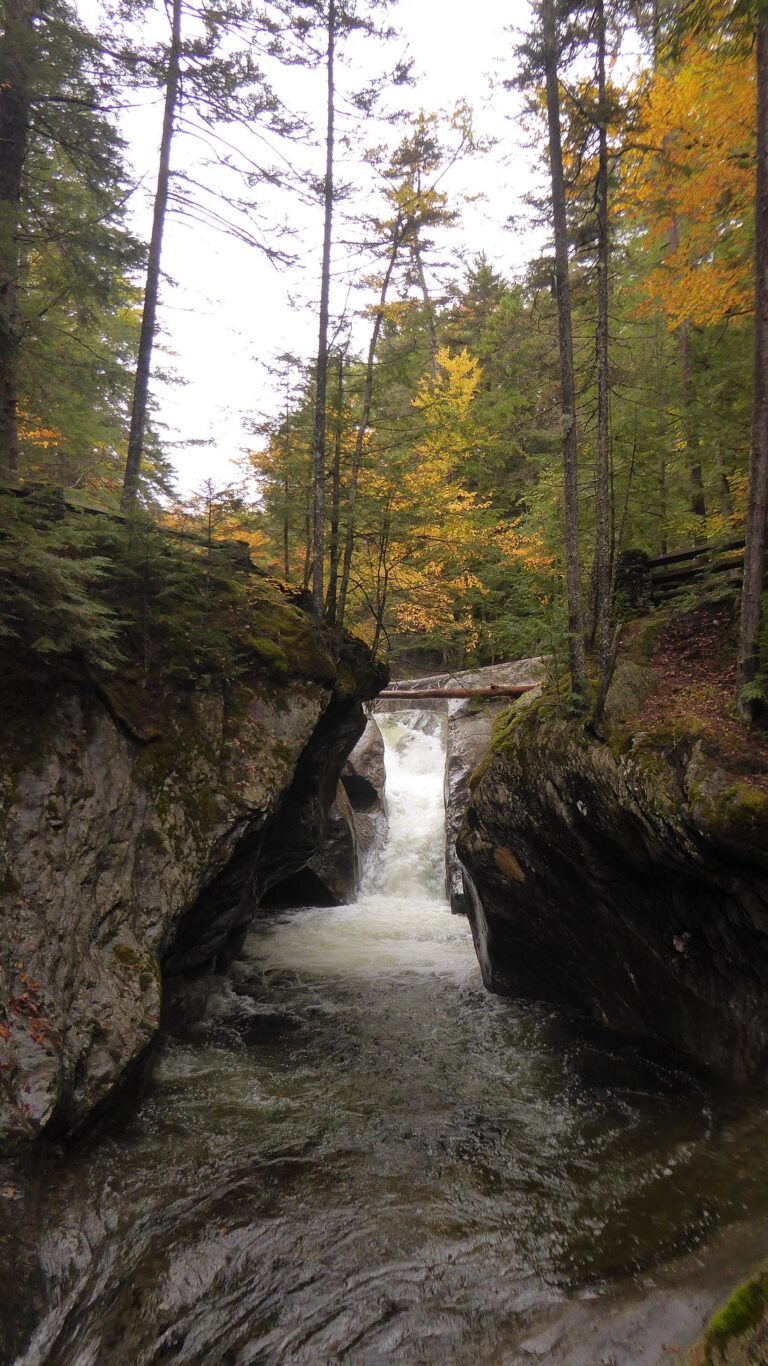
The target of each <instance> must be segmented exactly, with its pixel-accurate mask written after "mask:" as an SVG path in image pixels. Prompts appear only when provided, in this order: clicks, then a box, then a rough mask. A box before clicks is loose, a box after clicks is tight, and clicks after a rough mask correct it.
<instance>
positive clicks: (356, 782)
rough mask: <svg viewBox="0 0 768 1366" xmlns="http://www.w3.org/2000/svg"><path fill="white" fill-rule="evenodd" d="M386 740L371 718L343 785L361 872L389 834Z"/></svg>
mask: <svg viewBox="0 0 768 1366" xmlns="http://www.w3.org/2000/svg"><path fill="white" fill-rule="evenodd" d="M386 781H387V778H386V768H385V763H384V740H383V738H382V734H381V731H380V730H379V727H378V726H377V724H376V722H375V721H374V719H373V717H372V716H369V718H368V721H367V723H366V727H365V730H364V731H363V733H362V735H361V736H360V739H359V740H358V742H357V744H356V745H355V748H354V749H353V750H352V753H351V754H350V756H349V758H348V759H347V761H346V763H345V765H344V767H343V769H342V772H341V784H342V787H343V788H344V791H345V792H346V795H347V797H348V799H349V804H350V806H351V808H352V812H353V819H354V828H355V833H356V839H357V847H358V857H359V861H360V873H361V875H362V872H363V870H364V868H365V865H366V864H367V862H368V860H369V859H370V857H371V855H372V854H374V853H375V852H376V850H377V849H380V848H381V847H382V845H383V844H384V841H385V839H386V835H387V828H388V820H387V799H386V794H385V789H386Z"/></svg>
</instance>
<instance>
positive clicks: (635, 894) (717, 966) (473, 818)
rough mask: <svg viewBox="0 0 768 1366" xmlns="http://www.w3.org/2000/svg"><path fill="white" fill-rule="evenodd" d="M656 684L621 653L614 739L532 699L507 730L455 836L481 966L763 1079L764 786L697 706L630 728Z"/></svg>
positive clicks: (767, 826) (707, 1062) (767, 989)
mask: <svg viewBox="0 0 768 1366" xmlns="http://www.w3.org/2000/svg"><path fill="white" fill-rule="evenodd" d="M654 686H655V684H654V682H653V680H652V679H651V678H650V677H649V674H648V672H647V671H646V670H643V669H642V668H641V667H640V666H638V665H635V664H632V663H626V664H624V665H622V666H621V667H620V669H619V671H618V673H617V678H616V682H615V685H614V687H613V689H612V694H611V698H610V699H609V707H608V711H607V720H608V723H609V727H610V733H609V739H608V742H607V743H599V742H597V741H596V740H594V739H592V738H590V737H589V736H587V735H586V734H585V732H584V729H583V727H582V726H581V725H579V724H578V723H575V722H569V721H567V720H563V719H559V718H558V717H556V716H555V715H553V714H552V713H551V712H549V713H548V711H547V709H546V707H545V706H544V705H543V704H536V703H534V704H533V705H532V706H531V707H529V708H527V709H524V710H522V711H521V713H520V715H519V719H517V720H515V719H514V718H513V719H511V721H510V723H509V725H508V726H507V729H506V733H505V734H502V735H500V736H499V737H498V738H497V742H496V746H495V748H494V750H493V751H491V753H490V754H489V756H488V759H487V761H486V762H485V764H484V772H483V774H482V776H481V778H480V780H479V781H478V783H477V785H476V787H475V790H474V793H473V796H472V800H471V802H470V805H469V809H468V812H467V819H466V821H465V824H464V826H463V829H462V832H461V836H460V839H459V854H460V857H461V859H462V861H463V863H464V866H465V868H466V870H467V875H468V876H467V884H468V888H469V890H470V896H471V908H470V918H471V922H472V928H473V934H474V937H475V944H476V948H477V952H478V956H479V958H480V963H481V967H482V971H483V977H484V980H485V982H486V984H487V985H488V986H489V987H490V988H491V989H492V990H494V991H497V992H501V993H504V994H510V995H514V996H520V997H525V998H528V999H536V1000H542V1001H550V1002H555V1003H559V1004H562V1005H566V1006H570V1007H574V1008H576V1009H578V1010H581V1011H586V1012H588V1013H589V1014H590V1015H592V1016H593V1017H594V1018H595V1019H597V1020H599V1021H601V1022H602V1023H603V1024H606V1025H609V1026H611V1027H612V1028H615V1029H618V1030H621V1031H623V1032H626V1033H630V1034H637V1035H646V1036H652V1037H654V1038H656V1039H659V1040H662V1041H664V1043H666V1044H670V1045H673V1046H674V1047H675V1048H677V1049H680V1050H682V1051H683V1052H685V1053H687V1054H688V1055H689V1056H690V1057H691V1058H692V1059H695V1060H696V1062H698V1063H700V1064H703V1065H704V1066H706V1067H707V1068H711V1069H713V1070H714V1071H716V1072H718V1073H721V1074H723V1075H724V1076H727V1077H728V1078H729V1079H731V1080H735V1081H741V1082H743V1081H746V1080H748V1079H752V1078H760V1079H764V1077H765V1074H766V1068H767V1066H768V1025H767V1024H766V1021H768V795H767V794H766V793H765V792H763V791H761V790H759V789H758V788H757V787H755V786H754V785H753V784H751V783H748V782H746V781H743V780H742V779H740V778H739V777H738V776H736V775H734V774H733V773H729V772H728V771H726V770H725V769H723V768H722V767H720V766H719V765H718V762H717V761H716V760H715V759H714V758H713V757H712V755H711V754H710V753H709V751H708V747H707V742H706V736H705V735H702V734H701V733H699V732H698V731H697V728H696V725H695V723H694V722H686V723H678V724H676V725H675V726H674V727H672V728H670V729H668V730H663V729H656V730H654V729H653V728H651V727H649V728H648V729H646V730H645V731H643V732H642V733H633V730H632V726H631V717H632V715H633V714H634V713H635V712H636V711H637V709H638V707H639V705H640V704H641V703H642V702H643V700H645V699H646V698H647V697H648V695H649V690H652V688H653V687H654Z"/></svg>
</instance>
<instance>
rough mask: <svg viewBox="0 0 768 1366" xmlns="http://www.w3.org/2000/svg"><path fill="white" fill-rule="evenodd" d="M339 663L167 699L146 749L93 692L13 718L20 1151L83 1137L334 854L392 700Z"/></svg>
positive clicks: (10, 834)
mask: <svg viewBox="0 0 768 1366" xmlns="http://www.w3.org/2000/svg"><path fill="white" fill-rule="evenodd" d="M310 629H312V628H310ZM324 649H325V646H324V645H323V643H322V642H320V643H319V644H318V643H316V644H315V658H314V660H313V661H312V668H311V671H310V676H305V677H301V676H298V670H297V671H296V674H297V676H295V677H293V678H292V679H291V680H290V681H287V682H286V681H280V682H277V681H275V680H274V679H271V678H269V677H268V676H266V675H265V676H264V677H255V678H254V679H253V680H252V681H250V682H249V683H248V684H246V683H242V684H240V685H239V686H238V687H237V689H230V690H228V691H227V692H226V693H225V692H223V691H222V692H218V693H217V692H214V691H208V692H201V693H197V694H195V693H193V694H187V695H186V697H178V698H174V699H167V700H168V701H169V703H170V705H169V706H168V709H167V718H166V722H165V725H164V728H163V729H161V730H160V731H158V730H157V729H156V730H155V732H154V734H153V738H151V739H149V740H142V739H140V738H138V737H137V730H136V727H135V725H127V724H124V723H123V722H122V721H121V719H120V717H119V716H118V715H116V714H115V708H114V706H112V705H109V704H108V703H107V702H105V699H104V698H103V697H102V696H101V695H99V694H98V693H97V692H95V691H94V690H93V689H91V688H88V687H85V686H75V685H72V686H69V687H63V688H59V689H56V690H51V691H50V692H46V690H45V689H44V688H42V687H41V688H40V689H39V691H38V695H36V696H35V697H34V698H30V699H26V702H25V704H24V705H23V706H21V707H19V706H16V716H15V718H14V722H13V724H8V725H7V726H6V727H5V728H4V731H3V734H2V737H1V738H0V774H1V775H2V778H1V779H0V909H1V911H2V920H1V921H0V925H1V927H2V928H1V930H0V990H1V992H2V995H0V1137H1V1138H2V1139H3V1140H5V1141H6V1142H11V1143H14V1142H18V1141H23V1140H25V1139H28V1138H32V1137H34V1136H36V1135H37V1134H39V1133H41V1132H43V1131H48V1132H51V1133H57V1134H65V1133H69V1132H72V1131H73V1130H75V1129H77V1128H78V1127H79V1126H80V1125H82V1124H83V1123H84V1122H85V1120H86V1119H87V1118H88V1116H89V1115H90V1114H91V1112H92V1111H93V1110H94V1109H95V1108H97V1107H98V1106H100V1105H101V1104H102V1103H103V1102H104V1101H106V1100H107V1099H108V1098H109V1097H110V1096H111V1095H112V1093H113V1091H114V1090H115V1088H116V1086H117V1085H118V1083H119V1082H120V1080H121V1078H123V1077H124V1076H126V1075H127V1074H129V1073H130V1070H131V1069H132V1067H133V1066H134V1065H135V1064H136V1063H137V1061H138V1060H139V1059H140V1058H141V1056H142V1055H143V1054H144V1052H145V1050H146V1049H147V1047H148V1045H149V1044H150V1042H151V1040H152V1039H153V1037H154V1035H155V1033H156V1032H157V1029H158V1025H159V1021H160V1016H161V1012H165V1014H166V1016H167V1017H169V1018H170V1017H174V1016H175V1017H178V1015H179V1013H180V1012H183V1011H186V1010H189V1009H193V1010H194V1009H195V1008H198V1009H199V1007H200V1005H201V1002H202V1001H203V1000H204V997H205V989H206V983H207V979H208V977H209V975H210V973H211V971H212V970H213V969H214V967H216V966H219V967H220V966H222V965H223V964H224V963H226V962H227V961H228V960H229V959H230V958H231V956H232V954H233V953H234V952H236V950H237V948H238V947H239V946H240V944H241V942H242V939H243V937H244V934H245V930H246V927H247V924H248V922H249V920H250V918H251V917H252V915H253V912H254V908H255V906H256V905H257V904H258V900H259V898H260V896H261V895H263V893H264V891H265V890H266V889H267V888H269V887H270V886H271V885H272V884H273V883H274V882H277V881H279V880H280V879H281V878H283V877H285V876H287V875H288V874H289V873H290V872H293V871H295V870H297V869H298V868H300V867H301V866H302V865H303V864H304V863H306V862H307V861H308V859H309V858H310V857H311V856H312V854H313V853H314V852H315V850H316V849H317V847H318V845H319V844H320V843H321V841H322V838H323V833H324V826H325V820H326V816H327V813H328V809H329V807H330V805H331V803H332V801H333V797H334V794H335V792H336V787H337V783H338V779H339V774H340V771H341V768H342V765H343V763H344V759H345V757H346V755H347V753H348V752H349V749H350V748H351V747H352V746H353V745H354V743H355V741H356V739H357V738H358V736H359V734H360V733H361V731H362V729H363V725H364V717H363V712H362V707H361V705H360V698H361V697H367V696H370V695H371V694H373V693H375V692H377V691H378V689H379V688H380V687H381V686H382V682H383V679H382V678H381V677H380V676H378V675H377V674H376V673H375V672H374V671H373V670H372V669H371V668H370V666H369V665H367V663H366V662H365V659H364V657H363V653H362V650H361V652H360V655H359V658H358V656H357V654H356V651H355V647H354V643H351V642H346V644H344V645H343V646H342V657H341V659H340V660H336V661H335V660H334V659H332V658H331V656H330V654H328V653H325V654H322V651H323V650H324ZM318 660H319V661H320V664H321V665H322V667H319V665H318ZM334 678H335V679H336V682H335V683H334ZM6 715H7V712H6Z"/></svg>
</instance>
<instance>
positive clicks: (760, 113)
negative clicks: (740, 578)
mask: <svg viewBox="0 0 768 1366" xmlns="http://www.w3.org/2000/svg"><path fill="white" fill-rule="evenodd" d="M756 67H757V70H756V75H757V82H756V84H757V148H756V162H757V170H756V186H755V339H754V387H753V391H752V449H751V454H750V468H749V502H748V506H747V528H746V545H745V550H744V582H743V586H742V590H741V613H740V620H739V644H738V652H737V658H736V699H737V705H738V707H739V710H740V712H741V714H742V716H744V718H745V719H746V720H753V719H754V716H755V714H756V711H757V707H756V704H755V701H754V700H752V699H749V698H743V697H742V695H741V694H742V690H743V689H744V688H746V687H748V685H749V684H750V683H752V682H753V681H754V679H755V676H756V674H757V670H758V665H759V658H758V635H759V629H760V599H761V596H762V593H763V587H764V583H765V544H766V531H765V522H766V513H767V512H768V16H766V13H765V10H764V9H761V10H760V11H759V13H758V22H757V48H756Z"/></svg>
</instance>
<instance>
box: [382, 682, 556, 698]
mask: <svg viewBox="0 0 768 1366" xmlns="http://www.w3.org/2000/svg"><path fill="white" fill-rule="evenodd" d="M538 686H539V685H538V683H509V684H507V685H506V687H505V686H504V685H502V684H490V686H489V687H487V688H409V689H407V690H406V689H405V688H385V689H384V691H383V692H380V693H379V699H381V698H383V697H398V698H401V699H404V700H405V701H411V700H414V701H415V700H416V699H417V698H422V697H522V696H523V695H524V693H527V692H532V691H533V689H534V688H538Z"/></svg>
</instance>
